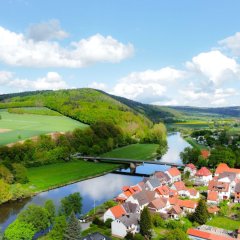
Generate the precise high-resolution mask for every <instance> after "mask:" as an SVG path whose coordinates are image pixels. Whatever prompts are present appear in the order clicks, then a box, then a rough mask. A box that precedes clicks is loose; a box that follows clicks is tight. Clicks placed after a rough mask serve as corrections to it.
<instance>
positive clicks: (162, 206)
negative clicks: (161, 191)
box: [148, 198, 171, 213]
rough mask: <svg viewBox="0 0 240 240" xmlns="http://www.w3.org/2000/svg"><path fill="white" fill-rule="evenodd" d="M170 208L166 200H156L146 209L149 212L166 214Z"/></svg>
mask: <svg viewBox="0 0 240 240" xmlns="http://www.w3.org/2000/svg"><path fill="white" fill-rule="evenodd" d="M170 206H171V205H170V203H169V201H168V199H167V198H156V199H154V200H153V201H151V202H150V203H149V204H148V209H149V210H150V211H151V212H161V213H167V210H168V209H169V207H170Z"/></svg>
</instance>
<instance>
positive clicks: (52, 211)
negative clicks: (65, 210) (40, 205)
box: [44, 200, 56, 224]
mask: <svg viewBox="0 0 240 240" xmlns="http://www.w3.org/2000/svg"><path fill="white" fill-rule="evenodd" d="M44 207H45V209H46V210H47V211H48V213H49V219H50V222H51V224H52V223H53V220H54V218H55V214H56V207H55V205H54V203H53V201H52V200H47V201H46V202H45V204H44Z"/></svg>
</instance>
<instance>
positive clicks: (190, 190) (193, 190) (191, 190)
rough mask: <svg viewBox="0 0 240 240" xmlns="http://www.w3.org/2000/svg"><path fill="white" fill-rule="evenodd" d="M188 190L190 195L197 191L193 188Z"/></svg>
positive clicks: (195, 193) (194, 194)
mask: <svg viewBox="0 0 240 240" xmlns="http://www.w3.org/2000/svg"><path fill="white" fill-rule="evenodd" d="M188 191H189V193H190V195H191V196H196V195H197V193H198V191H197V190H196V189H194V188H189V189H188Z"/></svg>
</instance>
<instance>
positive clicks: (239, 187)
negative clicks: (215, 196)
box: [234, 182, 240, 203]
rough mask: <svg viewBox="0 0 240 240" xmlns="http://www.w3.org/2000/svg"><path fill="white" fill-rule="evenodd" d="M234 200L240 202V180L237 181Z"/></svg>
mask: <svg viewBox="0 0 240 240" xmlns="http://www.w3.org/2000/svg"><path fill="white" fill-rule="evenodd" d="M234 202H235V203H240V182H239V183H237V184H236V187H235V193H234Z"/></svg>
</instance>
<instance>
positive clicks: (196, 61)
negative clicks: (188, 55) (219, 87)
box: [186, 50, 240, 84]
mask: <svg viewBox="0 0 240 240" xmlns="http://www.w3.org/2000/svg"><path fill="white" fill-rule="evenodd" d="M186 67H187V69H189V71H193V72H195V73H196V75H202V76H204V77H206V78H207V79H208V80H209V81H211V82H212V83H213V84H219V83H221V82H223V81H224V80H226V79H228V78H229V77H236V76H237V77H240V74H239V73H240V72H239V65H238V64H237V62H236V60H234V59H233V58H229V57H227V56H225V55H224V54H223V53H221V52H220V51H218V50H215V51H210V52H204V53H200V54H199V55H197V56H195V57H193V59H192V61H191V62H187V63H186Z"/></svg>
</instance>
